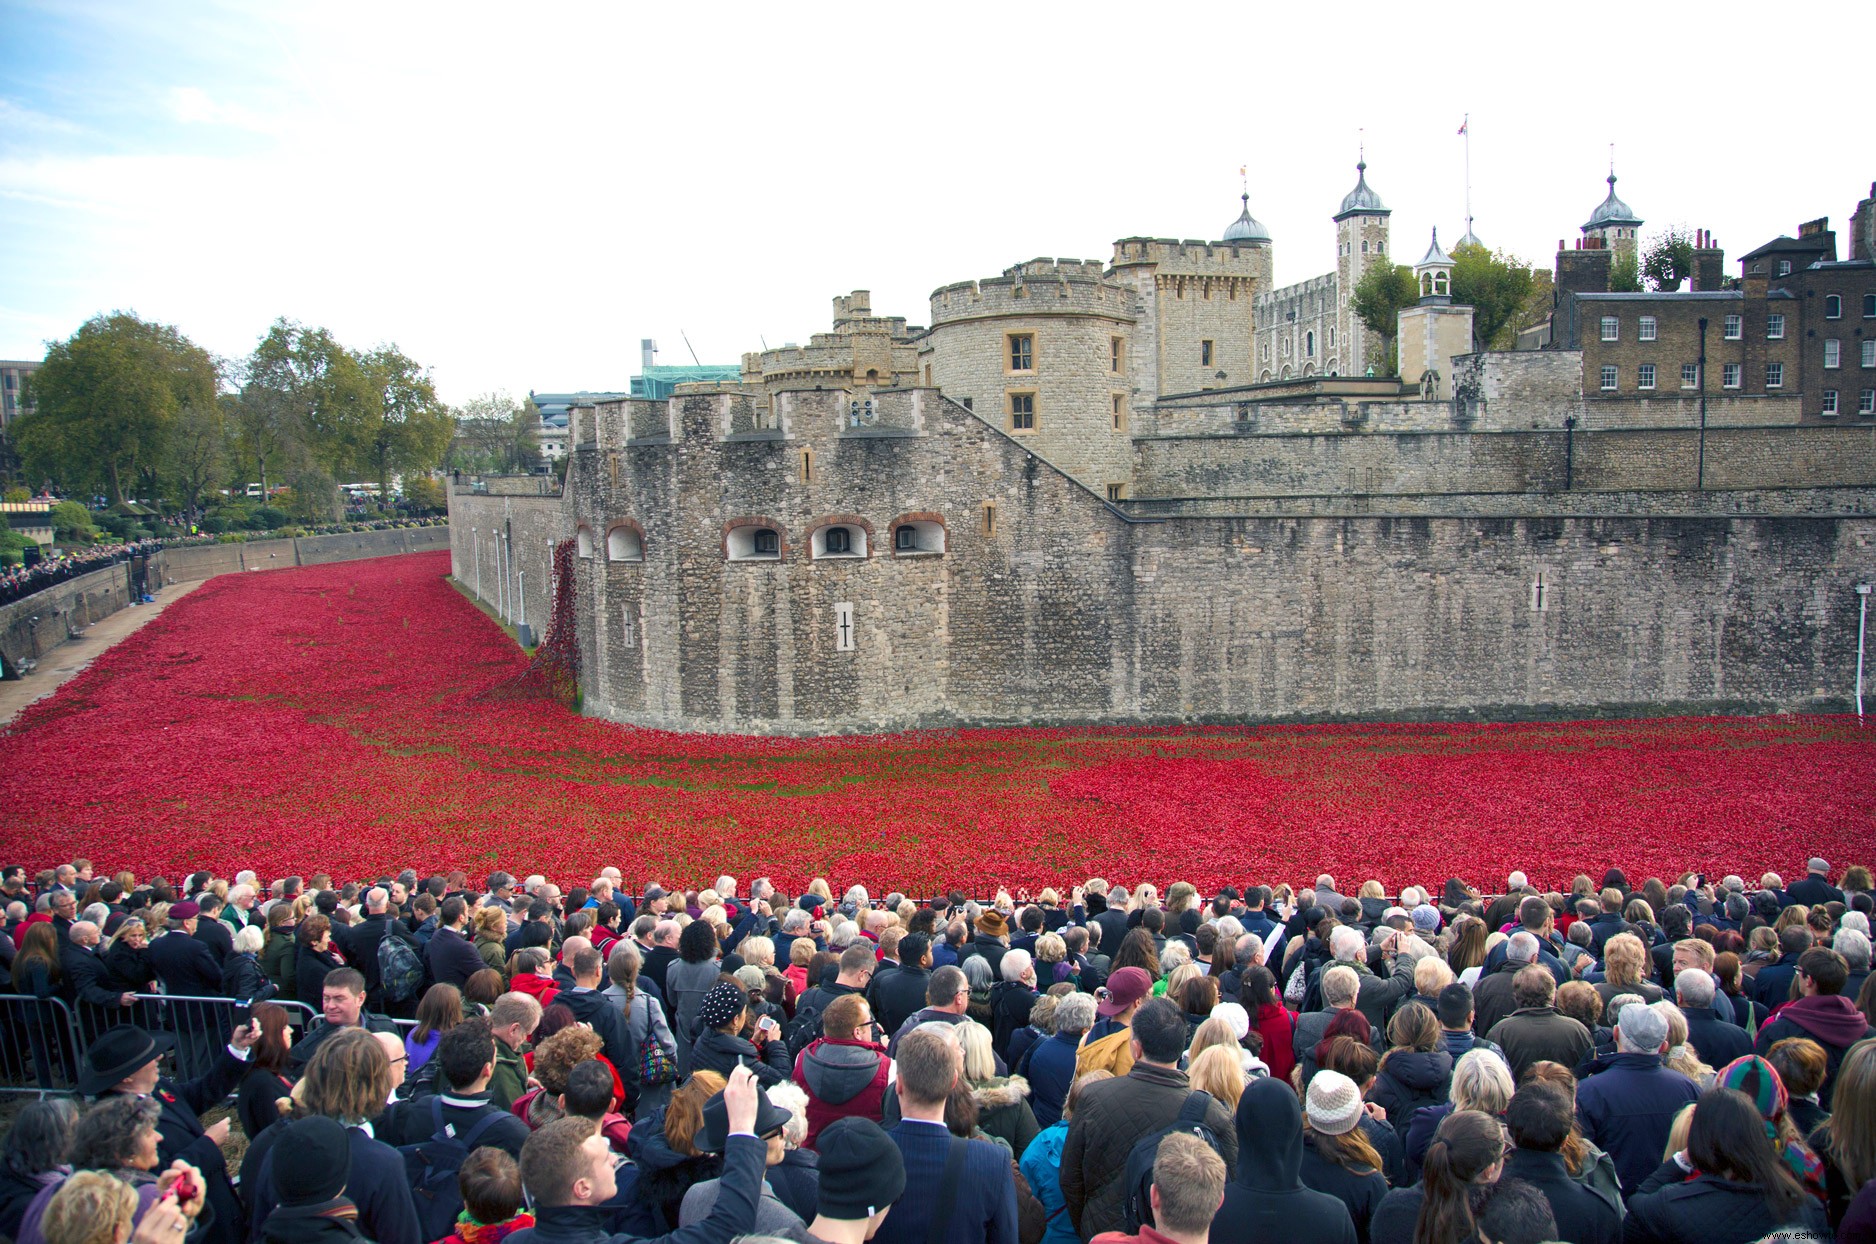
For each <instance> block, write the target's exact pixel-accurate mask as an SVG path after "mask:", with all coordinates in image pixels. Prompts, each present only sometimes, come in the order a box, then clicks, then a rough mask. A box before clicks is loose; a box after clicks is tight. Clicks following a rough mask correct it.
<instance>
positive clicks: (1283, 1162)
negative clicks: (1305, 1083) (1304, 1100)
mask: <svg viewBox="0 0 1876 1244" xmlns="http://www.w3.org/2000/svg"><path fill="white" fill-rule="evenodd" d="M1236 1123H1237V1133H1238V1174H1237V1178H1236V1179H1234V1180H1232V1181H1231V1182H1230V1183H1228V1184H1226V1185H1225V1199H1224V1203H1223V1204H1222V1205H1220V1206H1219V1207H1218V1213H1217V1214H1216V1215H1214V1216H1213V1218H1212V1230H1211V1244H1293V1242H1294V1241H1308V1244H1358V1239H1359V1237H1358V1236H1357V1235H1356V1233H1355V1220H1354V1218H1353V1217H1352V1216H1351V1215H1350V1214H1349V1212H1348V1206H1346V1205H1344V1204H1343V1203H1342V1202H1341V1201H1339V1200H1337V1199H1336V1198H1335V1197H1333V1196H1330V1195H1328V1194H1326V1193H1322V1192H1317V1191H1315V1190H1314V1189H1312V1188H1309V1187H1307V1186H1305V1184H1304V1183H1303V1179H1302V1166H1303V1111H1302V1107H1301V1106H1299V1105H1298V1104H1297V1100H1296V1094H1295V1093H1294V1092H1292V1091H1291V1090H1290V1087H1289V1085H1287V1084H1280V1083H1278V1082H1277V1081H1275V1080H1272V1079H1270V1078H1269V1077H1268V1076H1263V1077H1260V1078H1258V1079H1255V1080H1252V1081H1251V1082H1250V1084H1249V1085H1247V1086H1246V1087H1245V1089H1244V1096H1242V1097H1240V1098H1239V1099H1238V1109H1237V1115H1236Z"/></svg>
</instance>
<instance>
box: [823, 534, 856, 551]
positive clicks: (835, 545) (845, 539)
mask: <svg viewBox="0 0 1876 1244" xmlns="http://www.w3.org/2000/svg"><path fill="white" fill-rule="evenodd" d="M827 551H828V552H829V553H836V554H837V553H851V552H853V534H852V533H851V532H849V531H848V530H847V529H846V528H845V527H830V528H828V530H827Z"/></svg>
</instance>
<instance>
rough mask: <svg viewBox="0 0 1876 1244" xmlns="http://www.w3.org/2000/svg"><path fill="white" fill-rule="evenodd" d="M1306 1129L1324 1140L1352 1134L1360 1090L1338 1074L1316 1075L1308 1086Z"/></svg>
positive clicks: (1359, 1102) (1358, 1117) (1359, 1113)
mask: <svg viewBox="0 0 1876 1244" xmlns="http://www.w3.org/2000/svg"><path fill="white" fill-rule="evenodd" d="M1308 1114H1309V1126H1310V1127H1311V1128H1313V1129H1315V1130H1316V1131H1318V1132H1321V1133H1323V1134H1324V1135H1325V1136H1340V1135H1342V1133H1344V1132H1352V1131H1354V1130H1355V1126H1356V1125H1357V1124H1358V1123H1360V1122H1361V1090H1360V1089H1358V1088H1356V1087H1355V1082H1354V1081H1353V1080H1351V1079H1349V1078H1348V1077H1347V1076H1345V1075H1343V1074H1342V1073H1341V1072H1339V1071H1318V1072H1317V1073H1316V1074H1315V1076H1314V1078H1312V1079H1311V1080H1310V1082H1309V1104H1308Z"/></svg>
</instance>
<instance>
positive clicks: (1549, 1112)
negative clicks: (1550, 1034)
mask: <svg viewBox="0 0 1876 1244" xmlns="http://www.w3.org/2000/svg"><path fill="white" fill-rule="evenodd" d="M1575 1122H1576V1117H1575V1111H1574V1107H1573V1106H1572V1104H1571V1101H1570V1094H1569V1093H1568V1092H1567V1091H1566V1090H1565V1089H1563V1088H1561V1087H1559V1086H1558V1085H1555V1084H1549V1083H1544V1082H1542V1081H1534V1082H1532V1083H1529V1084H1526V1085H1524V1086H1523V1087H1522V1088H1520V1089H1519V1090H1518V1091H1517V1092H1516V1093H1514V1094H1513V1095H1512V1098H1511V1103H1510V1105H1508V1106H1507V1107H1506V1108H1505V1126H1506V1128H1507V1129H1508V1130H1509V1131H1510V1132H1511V1140H1512V1143H1513V1144H1514V1145H1516V1146H1517V1148H1515V1149H1513V1150H1511V1151H1510V1152H1509V1153H1507V1154H1506V1155H1505V1169H1504V1171H1503V1173H1502V1174H1501V1175H1500V1176H1499V1178H1501V1179H1522V1180H1524V1181H1525V1182H1526V1183H1528V1184H1530V1185H1531V1186H1532V1187H1534V1188H1536V1189H1537V1190H1538V1191H1539V1192H1541V1193H1543V1194H1544V1199H1545V1200H1547V1201H1549V1202H1550V1212H1551V1215H1552V1216H1553V1217H1554V1218H1555V1219H1556V1220H1557V1238H1558V1239H1559V1240H1563V1241H1566V1242H1567V1244H1621V1240H1622V1206H1621V1204H1620V1203H1619V1202H1618V1201H1616V1200H1614V1199H1612V1196H1613V1194H1604V1193H1602V1192H1599V1191H1597V1190H1595V1189H1594V1188H1592V1187H1591V1186H1590V1185H1588V1184H1583V1183H1578V1182H1577V1181H1576V1180H1574V1179H1572V1178H1571V1177H1570V1171H1569V1168H1568V1167H1566V1166H1565V1165H1564V1161H1563V1154H1562V1149H1563V1145H1564V1142H1565V1141H1567V1140H1568V1139H1569V1138H1570V1128H1571V1126H1572V1125H1573V1124H1574V1123H1575Z"/></svg>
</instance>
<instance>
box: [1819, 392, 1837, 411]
mask: <svg viewBox="0 0 1876 1244" xmlns="http://www.w3.org/2000/svg"><path fill="white" fill-rule="evenodd" d="M1818 413H1819V414H1822V415H1835V414H1836V413H1837V390H1835V389H1825V390H1824V405H1823V406H1822V407H1821V408H1820V409H1819V411H1818Z"/></svg>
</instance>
